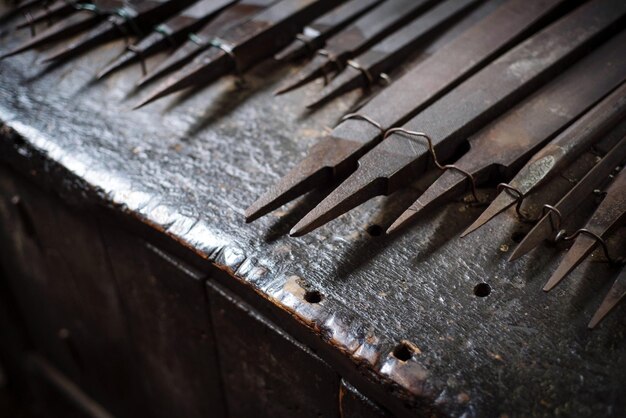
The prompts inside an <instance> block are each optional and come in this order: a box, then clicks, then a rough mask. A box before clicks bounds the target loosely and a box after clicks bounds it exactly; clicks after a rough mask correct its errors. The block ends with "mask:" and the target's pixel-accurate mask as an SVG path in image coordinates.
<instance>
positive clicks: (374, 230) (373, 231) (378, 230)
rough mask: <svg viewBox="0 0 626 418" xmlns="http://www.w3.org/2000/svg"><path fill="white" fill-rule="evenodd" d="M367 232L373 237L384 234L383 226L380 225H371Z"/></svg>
mask: <svg viewBox="0 0 626 418" xmlns="http://www.w3.org/2000/svg"><path fill="white" fill-rule="evenodd" d="M367 233H368V234H370V236H372V237H380V236H381V235H382V234H383V228H382V227H381V226H380V225H371V226H370V227H368V228H367Z"/></svg>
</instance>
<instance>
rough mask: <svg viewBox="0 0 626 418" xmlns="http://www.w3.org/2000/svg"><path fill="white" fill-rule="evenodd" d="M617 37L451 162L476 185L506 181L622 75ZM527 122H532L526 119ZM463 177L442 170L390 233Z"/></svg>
mask: <svg viewBox="0 0 626 418" xmlns="http://www.w3.org/2000/svg"><path fill="white" fill-rule="evenodd" d="M625 43H626V32H624V33H622V34H620V35H619V36H616V37H615V38H613V39H611V40H610V41H609V42H607V43H605V44H604V45H603V46H602V47H600V48H598V49H597V50H595V51H594V52H592V53H591V54H589V55H588V56H586V57H585V58H583V59H581V60H580V61H579V62H578V63H576V64H574V65H573V66H572V67H571V68H569V69H568V70H566V71H565V72H563V74H561V75H560V76H559V77H557V78H556V79H555V80H553V81H551V82H550V83H549V84H547V85H546V86H545V87H543V88H541V89H539V90H537V91H536V92H535V93H533V94H532V95H531V96H529V97H528V98H526V99H525V100H523V101H522V102H520V103H519V104H517V105H516V106H515V107H513V108H512V109H510V110H509V111H507V112H506V113H505V114H504V115H502V116H501V117H499V118H498V119H496V120H495V121H493V122H492V123H490V124H489V125H487V126H485V127H484V128H483V129H481V130H480V131H479V132H478V133H476V134H474V135H472V137H470V138H469V145H470V149H469V151H467V152H466V153H465V154H464V155H463V156H462V157H461V158H460V159H459V160H458V161H456V162H455V163H454V165H455V166H456V167H459V168H461V169H463V170H465V171H466V172H469V173H471V175H472V177H473V179H474V183H484V182H486V181H487V180H490V179H493V178H494V177H499V178H500V179H501V181H505V180H508V179H509V178H510V177H511V176H512V175H513V174H514V173H515V172H516V171H517V170H518V169H519V168H520V167H521V166H522V165H523V164H524V162H525V161H527V160H528V158H530V156H531V155H532V153H534V152H535V151H536V150H537V148H538V147H541V145H542V144H545V142H547V141H549V140H550V139H552V138H554V137H555V136H556V135H558V134H559V133H560V132H561V131H562V130H563V129H565V128H566V127H567V126H568V125H569V124H571V123H572V122H573V121H575V120H576V118H578V117H579V116H580V115H581V114H583V113H584V112H586V111H587V110H588V109H589V108H590V107H592V106H593V104H594V103H596V102H597V101H599V100H600V99H602V98H603V97H604V96H605V95H607V94H608V93H610V92H611V91H612V90H613V89H615V88H616V87H617V86H618V85H619V84H620V83H622V82H623V81H624V80H625V79H626V56H624V54H623V53H622V51H621V45H624V44H625ZM529 121H532V123H530V122H529ZM466 184H467V179H466V176H463V175H462V174H459V172H458V171H454V170H447V171H445V172H444V173H443V174H442V175H441V176H440V177H439V178H438V179H437V180H436V181H435V182H434V183H433V184H432V185H431V186H430V187H429V188H428V189H427V190H426V191H425V192H424V194H422V196H420V198H419V199H417V201H416V202H415V203H413V204H412V205H411V207H409V208H408V209H407V210H406V211H405V212H404V213H403V214H402V215H401V216H400V217H399V218H398V219H397V220H396V221H395V222H394V224H393V225H392V226H391V227H390V228H389V231H388V232H392V231H394V230H396V229H398V228H400V227H402V226H404V225H406V224H408V223H410V222H412V221H414V220H415V219H416V218H417V217H418V215H419V214H420V213H422V212H423V211H425V210H426V209H428V208H432V207H436V206H437V205H439V204H440V202H441V201H442V200H445V199H449V198H451V197H454V196H456V195H458V194H461V193H462V192H464V191H465V190H466V187H465V186H466Z"/></svg>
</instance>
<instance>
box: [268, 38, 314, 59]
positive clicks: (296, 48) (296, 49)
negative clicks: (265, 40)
mask: <svg viewBox="0 0 626 418" xmlns="http://www.w3.org/2000/svg"><path fill="white" fill-rule="evenodd" d="M308 42H310V40H307V41H306V43H305V42H303V41H300V40H295V41H293V42H292V43H290V44H289V45H288V46H287V47H285V49H283V50H282V51H280V52H278V53H277V54H276V55H274V59H275V60H276V61H280V62H287V61H293V60H295V59H297V58H301V57H303V56H304V55H305V54H306V53H307V51H309V52H310V51H311V47H310V46H309V45H308Z"/></svg>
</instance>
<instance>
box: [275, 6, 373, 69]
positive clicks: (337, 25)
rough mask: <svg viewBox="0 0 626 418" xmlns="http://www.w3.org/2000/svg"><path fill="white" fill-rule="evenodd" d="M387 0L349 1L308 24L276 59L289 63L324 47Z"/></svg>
mask: <svg viewBox="0 0 626 418" xmlns="http://www.w3.org/2000/svg"><path fill="white" fill-rule="evenodd" d="M383 1H385V0H349V1H347V2H346V3H344V4H342V5H340V6H338V7H337V8H335V9H333V10H331V11H330V12H328V13H326V14H325V15H323V16H321V17H319V18H317V19H315V20H314V21H313V22H311V23H310V24H308V25H307V26H306V27H305V28H304V30H303V31H302V33H300V34H299V35H298V36H297V39H296V40H295V41H293V42H292V43H291V44H289V45H288V46H287V47H286V48H285V49H283V50H282V51H280V52H279V53H277V54H276V55H275V56H274V58H275V59H277V60H279V61H288V60H293V59H296V58H300V57H302V56H304V55H307V54H310V53H313V52H315V51H316V50H318V49H319V48H321V47H323V46H324V43H325V42H326V40H327V39H328V38H329V37H331V36H333V35H334V34H336V33H337V32H338V31H340V30H341V29H343V28H344V27H345V26H346V25H348V24H350V23H351V22H352V21H354V20H355V19H358V18H359V17H361V16H362V15H363V14H365V13H367V12H369V11H370V10H371V9H372V8H373V7H376V6H378V5H379V4H380V3H382V2H383Z"/></svg>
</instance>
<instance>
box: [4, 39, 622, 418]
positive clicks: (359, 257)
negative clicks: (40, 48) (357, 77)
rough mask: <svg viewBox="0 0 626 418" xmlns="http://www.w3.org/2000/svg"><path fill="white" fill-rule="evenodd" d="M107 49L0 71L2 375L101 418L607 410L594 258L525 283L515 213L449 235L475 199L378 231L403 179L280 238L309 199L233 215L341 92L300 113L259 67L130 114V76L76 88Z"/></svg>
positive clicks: (605, 278) (544, 271)
mask: <svg viewBox="0 0 626 418" xmlns="http://www.w3.org/2000/svg"><path fill="white" fill-rule="evenodd" d="M27 35H28V34H27V33H26V32H23V33H20V35H19V36H16V35H5V36H3V37H2V38H0V48H3V49H4V48H7V47H8V45H11V44H13V43H15V42H18V41H19V40H20V36H27ZM121 48H123V43H121V42H118V43H111V44H108V45H106V46H104V47H101V48H99V49H96V50H94V51H92V52H90V53H88V54H86V55H84V56H82V57H81V58H79V59H77V60H74V61H72V62H71V63H67V64H63V65H59V66H56V67H46V66H45V65H42V64H39V63H38V58H39V57H40V55H38V54H37V53H26V54H23V55H20V56H17V57H14V58H10V59H7V60H5V61H2V62H0V121H1V122H2V128H1V131H0V247H1V251H2V253H1V258H0V265H1V267H2V280H1V281H2V289H6V292H3V296H2V297H3V299H4V301H5V302H6V306H7V307H8V308H7V311H10V313H7V314H6V315H3V318H5V319H4V321H7V323H8V322H10V323H11V324H12V327H8V326H7V327H2V328H3V330H5V331H4V332H3V333H2V334H0V345H2V346H4V347H5V348H4V350H3V352H5V353H8V354H5V356H10V355H12V356H13V357H10V358H12V359H14V360H15V359H17V360H16V361H17V362H18V363H19V364H20V365H22V363H23V364H24V365H25V366H24V367H23V368H22V367H18V365H17V364H14V365H15V366H16V369H17V372H16V373H20V370H22V369H27V370H30V371H32V370H36V371H35V372H33V373H39V374H41V375H44V376H45V377H46V379H47V380H48V381H49V382H52V385H53V386H54V385H56V386H57V389H58V390H60V391H61V392H64V393H65V394H66V395H67V396H69V397H70V398H72V399H73V401H74V403H76V404H79V405H80V408H83V409H82V411H83V412H85V411H86V412H87V413H89V414H92V415H93V414H95V412H94V411H100V412H101V413H104V412H103V411H107V412H108V413H110V414H112V415H115V416H120V417H124V416H128V417H133V416H163V417H166V416H168V417H169V416H185V417H191V416H224V415H229V416H236V417H246V416H271V417H278V416H280V417H283V416H284V417H291V416H301V417H309V416H311V417H313V416H323V417H333V416H343V417H357V416H390V415H397V416H415V415H417V416H431V415H451V416H466V417H471V416H481V417H484V416H511V417H512V416H548V415H550V416H552V415H560V416H590V417H598V416H624V415H625V414H626V397H625V396H624V384H625V383H626V346H625V344H626V340H625V338H624V332H625V330H626V320H625V319H624V318H625V316H624V309H625V308H624V307H623V306H622V307H620V308H619V309H618V311H617V312H615V314H613V315H612V316H610V317H609V318H607V320H606V321H605V322H604V323H603V324H602V326H600V327H599V328H598V329H597V330H594V331H589V330H587V328H586V324H587V322H588V321H589V319H590V317H591V316H592V314H593V312H594V311H595V309H596V308H597V306H598V305H599V303H600V301H601V299H602V298H603V296H604V294H605V293H606V291H607V290H608V287H609V286H610V280H609V277H610V276H611V275H613V274H614V270H611V269H609V268H608V267H607V266H606V265H605V264H604V263H585V264H584V265H583V266H582V267H581V268H579V269H577V270H576V271H575V272H574V273H573V274H572V275H571V277H570V278H569V279H568V280H567V282H566V283H565V284H564V285H562V286H561V287H559V288H558V289H557V290H556V291H554V292H552V293H549V294H544V293H543V292H542V291H541V287H542V286H543V284H544V283H545V281H546V280H547V278H548V277H549V275H550V273H551V272H552V271H553V270H554V268H555V267H556V263H557V262H558V260H559V258H560V256H561V255H562V248H554V247H548V246H543V247H541V248H540V249H539V250H537V251H535V252H534V253H533V254H532V256H530V257H525V258H524V259H522V260H521V261H519V262H517V263H513V264H511V263H507V261H506V258H507V256H508V254H507V253H508V252H509V249H510V248H512V247H513V246H514V245H515V240H519V236H520V235H521V234H523V233H524V231H527V230H528V226H527V225H523V224H520V223H518V222H517V221H516V218H515V216H514V213H513V212H511V213H506V214H505V215H503V216H500V217H499V218H497V219H496V221H494V222H492V223H490V224H489V225H488V226H486V227H485V228H483V229H481V230H479V231H478V232H477V233H475V234H473V235H471V236H469V237H467V238H465V239H459V238H458V235H459V233H460V232H461V231H462V230H463V229H464V228H465V227H467V226H468V225H469V224H470V223H471V222H472V220H473V219H475V218H476V217H477V216H478V214H479V213H480V210H481V208H480V207H475V206H473V205H471V204H466V203H465V202H463V201H459V202H452V203H450V204H448V205H446V206H445V207H444V208H442V209H441V210H440V211H438V212H437V213H433V214H431V215H429V216H428V217H426V218H425V219H423V220H422V221H420V222H419V223H418V224H416V225H415V226H414V227H412V228H410V229H408V230H407V231H405V232H404V233H403V234H400V235H399V236H393V237H386V236H384V235H383V234H381V232H382V231H384V230H385V229H386V228H387V227H388V226H389V225H390V224H391V222H392V221H393V220H394V218H395V217H397V216H398V215H399V214H400V213H401V212H402V211H403V209H404V208H405V207H406V206H408V205H409V204H410V203H411V202H412V201H413V200H414V199H415V197H416V196H417V195H418V194H419V189H420V188H423V184H421V183H420V182H419V181H418V182H416V183H415V185H414V187H413V188H409V189H407V190H405V191H403V192H401V193H397V194H395V195H393V196H390V197H387V198H377V199H375V200H373V201H370V202H368V203H367V204H365V205H362V206H361V207H359V208H357V209H356V210H354V211H352V212H350V213H349V214H348V215H345V216H342V217H341V218H339V219H338V220H335V221H334V222H332V223H330V224H329V225H327V226H326V227H323V228H321V229H319V230H317V231H315V232H314V233H311V234H309V235H307V236H305V237H303V238H290V237H289V236H288V235H287V233H288V231H289V229H290V228H291V227H292V226H293V225H294V224H295V223H296V222H297V220H298V219H299V218H300V217H301V216H302V215H304V214H305V213H306V212H307V211H308V210H310V209H311V208H312V207H313V206H314V205H315V203H316V202H318V201H319V199H320V196H323V194H324V193H326V192H328V191H327V190H326V191H324V190H322V191H318V192H314V193H313V194H311V195H309V196H306V197H305V198H303V199H300V200H298V201H296V202H294V203H293V204H290V205H288V206H287V207H285V208H282V209H281V210H279V211H276V212H274V213H272V214H271V215H269V216H266V217H264V218H262V219H260V220H259V221H256V222H254V223H252V224H245V222H244V217H243V211H244V209H245V208H246V207H247V206H248V205H249V204H250V203H251V202H253V201H254V200H255V198H256V197H258V196H259V195H260V194H261V193H262V192H263V191H264V190H265V189H267V187H268V186H270V185H271V184H272V183H274V182H275V181H276V180H277V179H278V178H279V176H281V175H283V174H284V173H286V171H287V170H288V169H289V168H290V167H291V166H292V165H293V164H294V163H295V162H296V161H298V160H299V159H300V158H302V156H303V155H304V152H305V150H306V149H307V148H308V147H309V146H311V145H312V144H313V143H314V142H315V139H316V138H317V137H319V136H321V135H322V133H323V132H324V130H325V129H327V128H328V127H331V126H333V124H334V123H335V122H336V121H337V120H338V119H339V117H340V116H341V115H342V114H343V113H345V112H346V111H347V110H348V109H349V107H350V105H351V103H352V100H354V99H356V98H357V97H358V95H355V96H348V97H347V98H346V99H345V100H343V101H338V102H335V103H333V104H331V105H330V106H327V107H325V108H324V109H323V110H321V111H319V112H316V113H313V114H308V113H306V112H303V111H302V108H303V106H302V105H303V103H305V102H306V101H307V100H309V99H310V98H312V97H313V95H314V93H316V92H317V91H318V89H319V85H311V86H309V87H307V88H305V89H303V90H300V91H298V92H296V93H294V94H290V95H286V96H282V97H280V98H274V97H273V95H272V91H273V90H274V89H275V88H276V87H277V86H278V84H279V81H280V80H281V79H283V78H284V77H285V76H286V75H287V74H290V73H291V72H292V71H295V70H296V68H295V67H284V66H282V67H281V66H278V65H276V64H274V63H272V62H267V63H264V64H262V65H261V66H258V67H257V68H256V69H254V70H253V71H252V72H251V73H249V74H247V76H246V86H245V87H244V88H241V87H239V86H238V85H237V83H236V80H235V79H234V78H225V79H223V80H221V81H220V82H218V83H216V84H214V85H212V86H210V87H208V88H206V89H204V90H203V91H201V92H194V93H193V94H183V95H179V96H174V97H172V98H170V99H167V100H162V101H160V102H158V103H156V104H154V105H150V106H148V107H146V108H143V109H141V110H138V111H131V110H130V109H131V108H132V105H133V104H134V103H136V102H137V100H138V99H139V98H140V97H142V94H144V93H145V91H143V92H139V93H135V92H134V90H133V87H132V86H133V82H134V81H135V80H136V79H137V78H138V77H139V76H140V69H139V68H138V67H133V68H130V69H127V70H124V71H122V72H120V73H118V74H116V75H115V76H113V77H110V78H108V79H106V80H104V81H101V82H94V74H96V72H97V71H98V69H100V68H101V67H102V66H103V65H104V64H105V63H107V62H108V61H109V60H111V59H112V58H113V57H115V56H116V54H118V53H119V51H120V50H121ZM9 308H10V309H9ZM15 334H19V335H20V336H21V337H22V338H21V340H20V341H19V342H17V341H16V340H17V339H18V337H16V336H15ZM59 382H61V383H59ZM79 394H80V396H79ZM86 399H88V400H86ZM94 408H95V409H94Z"/></svg>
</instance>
